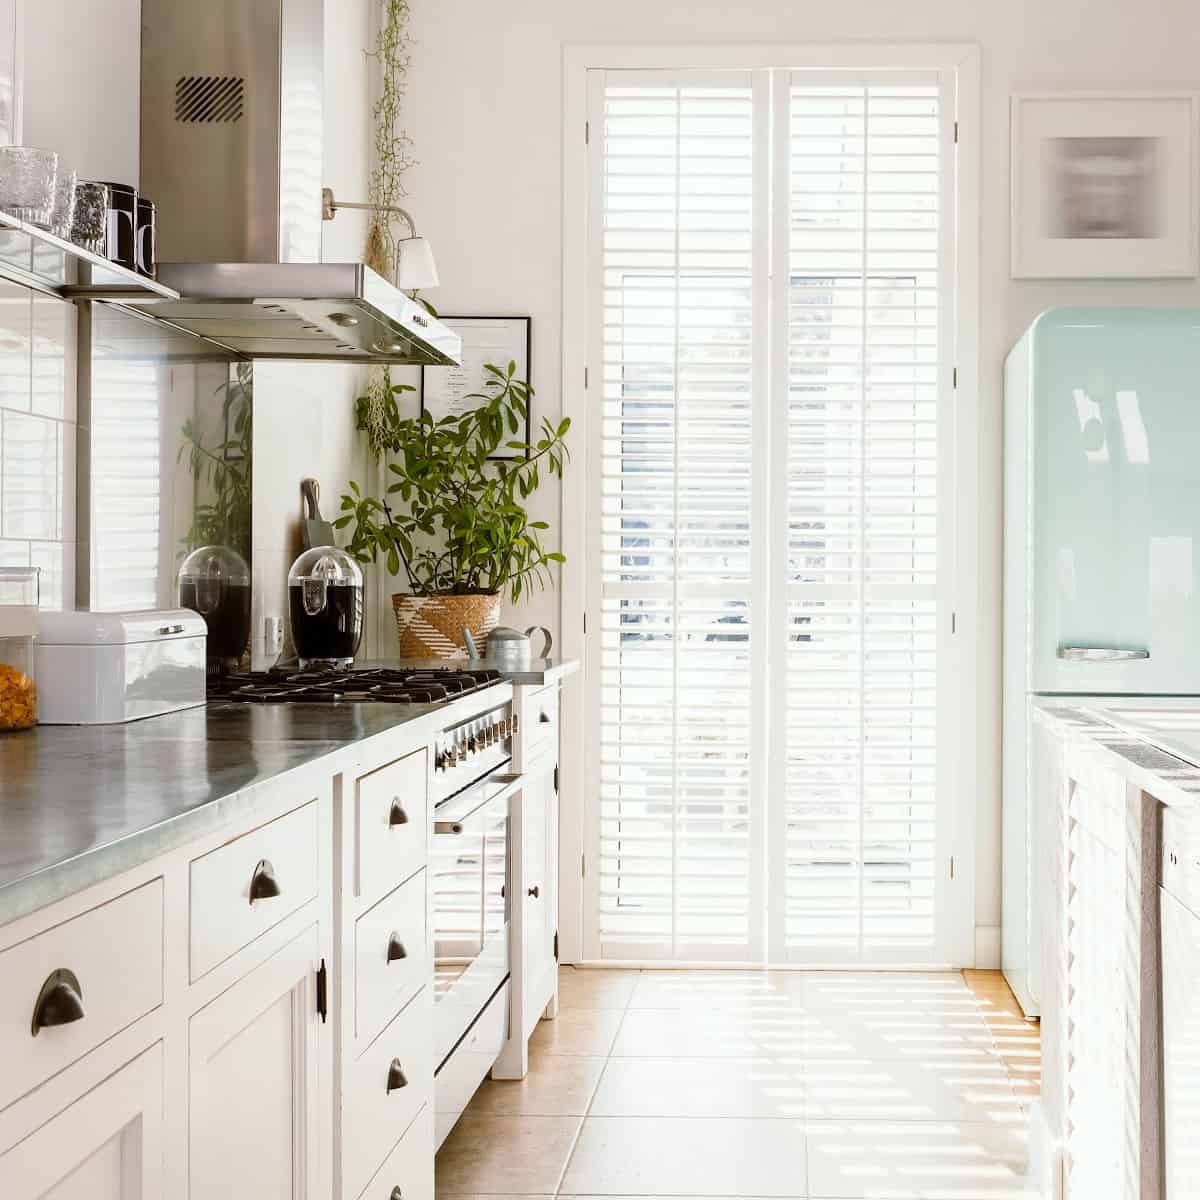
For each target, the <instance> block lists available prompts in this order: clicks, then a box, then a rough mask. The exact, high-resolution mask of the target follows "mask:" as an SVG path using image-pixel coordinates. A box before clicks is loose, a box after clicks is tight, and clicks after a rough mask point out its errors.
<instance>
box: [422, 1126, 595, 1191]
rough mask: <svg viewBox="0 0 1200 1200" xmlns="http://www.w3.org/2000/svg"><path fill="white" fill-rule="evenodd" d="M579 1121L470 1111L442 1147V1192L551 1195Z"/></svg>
mask: <svg viewBox="0 0 1200 1200" xmlns="http://www.w3.org/2000/svg"><path fill="white" fill-rule="evenodd" d="M580 1124H581V1118H579V1117H520V1116H476V1115H475V1114H473V1113H470V1112H466V1113H464V1114H463V1115H462V1116H461V1117H460V1118H459V1121H458V1124H457V1125H455V1127H454V1129H453V1130H452V1131H451V1133H450V1136H449V1137H448V1138H447V1139H446V1141H445V1142H444V1143H443V1145H442V1148H441V1150H439V1151H438V1156H437V1160H436V1163H435V1167H434V1172H435V1174H434V1178H435V1180H436V1186H437V1192H438V1195H439V1196H465V1195H488V1196H495V1195H519V1194H532V1195H549V1194H552V1193H553V1192H555V1191H557V1189H558V1184H559V1180H560V1179H561V1178H562V1172H563V1168H564V1166H565V1165H566V1162H567V1158H568V1157H569V1155H570V1153H571V1147H572V1145H573V1144H574V1142H575V1135H576V1134H577V1133H578V1131H579V1126H580Z"/></svg>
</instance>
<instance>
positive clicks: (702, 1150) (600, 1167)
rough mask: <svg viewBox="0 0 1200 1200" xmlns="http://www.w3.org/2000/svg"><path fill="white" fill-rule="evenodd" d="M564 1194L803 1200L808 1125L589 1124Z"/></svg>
mask: <svg viewBox="0 0 1200 1200" xmlns="http://www.w3.org/2000/svg"><path fill="white" fill-rule="evenodd" d="M562 1191H563V1193H564V1194H568V1195H605V1196H714V1195H723V1196H724V1195H729V1196H804V1195H805V1194H806V1190H805V1162H804V1123H803V1122H802V1121H746V1120H724V1119H697V1118H673V1117H649V1118H625V1117H589V1118H588V1119H587V1120H586V1121H585V1122H584V1125H583V1129H582V1130H581V1131H580V1134H579V1141H578V1143H577V1144H576V1147H575V1152H574V1154H572V1156H571V1161H570V1163H569V1165H568V1166H567V1173H566V1176H565V1177H564V1179H563V1186H562Z"/></svg>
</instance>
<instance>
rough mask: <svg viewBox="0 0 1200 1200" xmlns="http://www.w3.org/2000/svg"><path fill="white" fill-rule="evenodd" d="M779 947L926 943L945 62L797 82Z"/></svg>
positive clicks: (929, 946)
mask: <svg viewBox="0 0 1200 1200" xmlns="http://www.w3.org/2000/svg"><path fill="white" fill-rule="evenodd" d="M787 108H788V112H787V120H788V162H787V164H786V169H787V172H788V176H787V182H788V188H787V192H788V209H787V213H786V214H785V215H786V220H787V231H786V239H787V241H786V269H787V281H788V288H787V312H786V329H787V332H786V338H787V371H788V375H787V399H786V403H787V439H788V444H787V469H786V479H785V480H783V481H781V483H780V487H781V493H782V494H783V495H785V496H786V512H787V545H786V563H784V564H781V569H783V570H784V572H785V576H786V588H787V606H786V614H787V635H786V636H787V651H786V665H785V684H784V689H785V696H784V697H783V702H784V704H785V708H786V732H785V744H784V746H783V747H782V752H783V753H784V754H785V756H786V771H785V779H786V797H785V801H784V814H785V821H786V867H785V872H786V876H785V879H784V883H783V886H784V893H785V894H784V936H785V942H786V949H787V954H788V956H789V957H794V958H801V959H815V960H836V959H841V958H851V959H857V958H866V959H868V960H872V961H878V960H885V959H888V958H895V959H901V960H906V961H911V960H921V959H923V958H928V957H930V956H931V955H932V954H933V951H934V935H935V921H934V871H935V856H936V829H937V790H936V782H937V781H936V774H935V758H934V755H935V749H936V724H937V703H936V642H937V626H936V621H937V561H938V504H937V499H938V497H937V477H938V424H939V409H940V405H939V388H940V379H939V363H940V355H939V314H940V310H939V288H940V279H939V258H940V254H939V248H940V217H941V212H940V194H941V187H942V179H943V171H942V162H941V148H940V140H941V137H942V126H941V112H940V94H939V86H938V83H937V81H936V79H933V80H930V81H920V80H918V81H913V82H900V81H896V80H889V81H887V82H883V83H878V84H876V83H871V82H858V81H853V80H851V81H848V82H842V81H837V80H832V79H830V78H829V77H828V76H824V77H818V78H816V79H810V78H806V77H805V76H804V75H797V76H794V77H793V79H792V82H791V86H790V90H789V95H788V105H787Z"/></svg>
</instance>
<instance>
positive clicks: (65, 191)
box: [50, 163, 76, 238]
mask: <svg viewBox="0 0 1200 1200" xmlns="http://www.w3.org/2000/svg"><path fill="white" fill-rule="evenodd" d="M75 184H76V176H75V172H74V171H71V170H68V169H67V168H65V167H63V165H62V164H61V163H59V166H58V176H57V178H56V180H55V183H54V208H53V210H52V212H51V213H50V232H51V233H53V234H55V235H56V236H57V237H60V238H69V237H70V236H71V225H72V223H73V222H74V220H75Z"/></svg>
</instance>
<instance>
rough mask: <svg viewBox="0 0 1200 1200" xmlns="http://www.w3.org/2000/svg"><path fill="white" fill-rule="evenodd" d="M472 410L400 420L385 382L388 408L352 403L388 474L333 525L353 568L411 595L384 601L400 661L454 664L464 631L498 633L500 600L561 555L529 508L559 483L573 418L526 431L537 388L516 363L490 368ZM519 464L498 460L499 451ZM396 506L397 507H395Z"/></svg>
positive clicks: (354, 494)
mask: <svg viewBox="0 0 1200 1200" xmlns="http://www.w3.org/2000/svg"><path fill="white" fill-rule="evenodd" d="M484 370H485V373H486V380H485V383H484V385H483V391H482V392H480V393H477V394H475V395H473V396H471V397H470V399H471V400H474V401H477V402H478V403H477V404H476V406H475V407H472V408H470V409H468V410H467V411H465V412H463V413H461V414H459V415H457V416H448V417H443V418H442V419H441V420H435V419H434V418H433V417H432V416H431V415H430V414H429V413H428V412H424V413H422V414H421V415H420V416H414V417H405V416H402V415H401V412H400V405H399V403H398V397H401V396H403V394H404V393H405V392H411V391H413V390H414V389H413V388H411V387H409V386H407V385H406V384H393V383H392V382H391V380H390V377H389V378H386V379H385V383H384V398H385V399H384V403H383V404H382V405H380V404H378V403H372V402H369V401H368V399H367V397H366V396H363V397H360V398H359V400H358V401H357V404H356V410H355V411H356V418H357V424H358V428H359V429H360V430H361V431H363V432H364V433H366V435H367V440H368V444H369V446H370V448H371V450H372V452H373V454H374V455H375V456H376V457H377V458H382V459H383V460H384V461H385V462H386V464H387V474H388V479H389V481H390V482H388V484H387V487H386V489H385V490H384V493H383V495H382V496H373V495H370V494H369V492H368V491H367V490H366V489H364V488H363V487H361V486H360V485H359V484H358V483H356V482H354V481H353V480H351V481H350V483H349V490H348V491H347V492H346V493H345V494H344V495H343V496H342V498H341V515H340V516H339V517H338V518H337V520H335V522H334V524H335V525H336V526H337V528H339V529H346V528H349V530H350V542H349V545H348V546H347V547H346V549H347V550H348V551H349V552H350V553H351V554H352V555H353V556H354V557H355V558H356V559H358V561H359V562H361V563H364V564H365V563H375V562H379V561H382V562H383V564H384V565H385V566H386V568H387V570H388V571H389V572H390V573H391V574H392V575H401V574H403V576H404V578H405V579H406V580H407V581H408V586H409V591H407V592H398V593H397V594H396V595H394V596H393V597H392V606H393V609H394V611H395V614H396V626H397V631H398V633H399V639H400V655H401V657H402V658H431V657H433V658H452V657H461V655H462V654H463V652H464V651H463V649H462V644H463V641H462V631H463V630H464V629H468V630H470V631H471V633H472V635H473V636H474V637H475V638H476V640H480V641H482V639H483V638H485V637H486V635H487V634H488V633H490V632H491V630H492V629H494V628H495V627H496V625H497V624H498V622H499V616H500V600H501V597H502V596H504V595H507V596H508V597H509V598H510V599H511V600H513V601H514V602H515V601H517V600H519V599H520V598H521V596H522V595H524V594H525V593H526V592H528V591H529V589H530V588H532V587H535V586H545V584H546V583H548V582H549V580H550V570H551V564H553V563H561V562H564V561H565V559H564V557H563V555H561V554H559V553H558V552H557V551H555V550H547V549H546V548H545V546H544V545H543V544H542V535H543V534H544V533H545V531H546V530H547V529H548V528H549V526H548V525H547V523H546V522H545V521H535V520H531V519H530V516H529V514H528V512H527V511H526V508H525V501H526V500H528V499H529V497H530V496H531V495H532V494H533V493H534V492H535V491H536V490H537V489H538V487H539V486H540V485H541V483H542V482H543V480H544V479H545V478H546V477H547V476H557V477H560V478H561V476H562V471H563V464H564V462H565V461H566V460H567V458H568V457H569V455H568V451H567V446H566V440H565V439H566V435H567V431H568V429H569V428H570V425H571V422H570V419H569V418H567V417H564V418H563V419H562V420H561V421H560V422H559V423H558V424H557V425H555V424H553V423H552V422H550V421H549V420H547V419H545V418H543V420H542V423H541V430H540V435H539V437H538V438H537V439H536V440H535V441H533V442H531V443H526V442H525V441H522V440H520V439H519V438H518V437H517V434H518V431H521V430H524V429H525V428H526V414H527V413H528V410H529V401H530V397H531V396H532V395H533V389H532V388H531V387H530V386H529V384H528V383H527V382H526V381H524V380H521V379H518V378H516V364H515V363H511V362H510V363H509V364H508V367H507V368H501V367H498V366H495V365H494V364H488V365H487V366H486V367H485V368H484ZM502 448H503V449H505V450H508V451H510V452H511V451H516V452H517V454H518V457H515V458H511V459H504V458H501V459H497V458H495V455H496V453H497V451H499V450H501V449H502ZM394 499H398V501H399V503H397V504H395V505H394V506H393V500H394Z"/></svg>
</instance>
